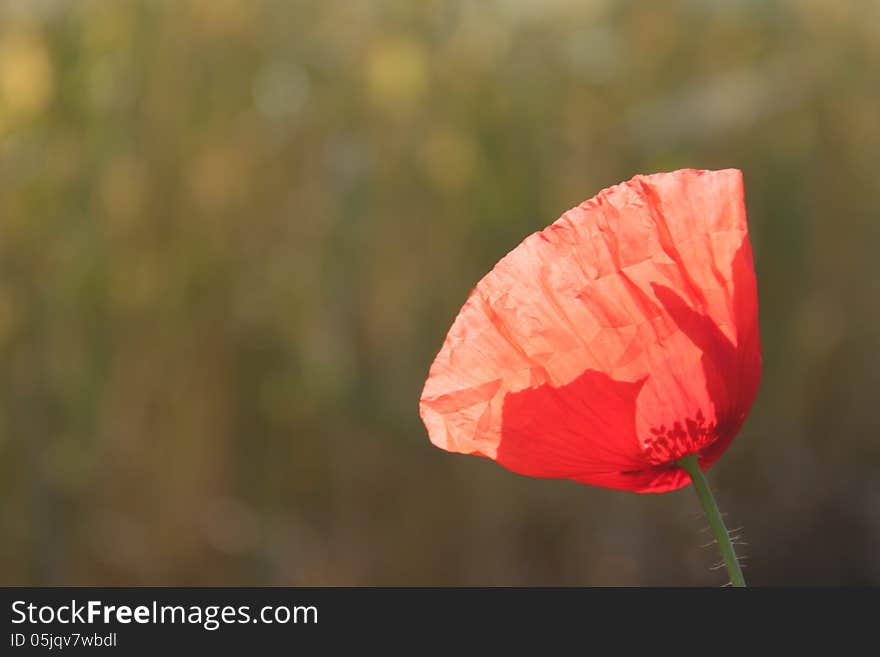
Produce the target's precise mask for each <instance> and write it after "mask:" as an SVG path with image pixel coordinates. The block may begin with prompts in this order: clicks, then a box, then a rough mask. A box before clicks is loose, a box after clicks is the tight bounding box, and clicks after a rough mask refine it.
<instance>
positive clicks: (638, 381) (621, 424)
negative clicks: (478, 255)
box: [420, 169, 761, 492]
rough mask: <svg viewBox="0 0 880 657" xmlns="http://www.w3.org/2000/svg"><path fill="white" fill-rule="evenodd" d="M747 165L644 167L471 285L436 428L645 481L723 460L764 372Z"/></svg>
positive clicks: (429, 386) (437, 382)
mask: <svg viewBox="0 0 880 657" xmlns="http://www.w3.org/2000/svg"><path fill="white" fill-rule="evenodd" d="M757 311H758V305H757V292H756V282H755V276H754V270H753V265H752V255H751V247H750V245H749V239H748V228H747V224H746V214H745V206H744V203H743V189H742V174H741V173H740V172H739V171H738V170H735V169H728V170H724V171H696V170H692V169H687V170H681V171H675V172H672V173H663V174H654V175H650V176H636V177H635V178H633V179H632V180H630V181H628V182H625V183H622V184H620V185H616V186H614V187H611V188H609V189H606V190H604V191H603V192H600V193H599V194H598V195H597V196H596V197H594V198H593V199H590V200H589V201H585V202H584V203H582V204H581V205H579V206H578V207H576V208H573V209H572V210H570V211H568V212H566V213H565V214H564V215H563V216H562V217H560V218H559V219H558V220H557V221H556V222H554V223H553V224H551V225H550V226H548V227H547V228H546V229H545V230H543V231H541V232H538V233H535V234H533V235H530V236H529V237H527V238H526V239H525V240H524V241H523V242H522V243H521V244H520V245H519V246H517V247H516V248H515V249H514V250H513V251H511V252H510V253H509V254H508V255H507V256H505V257H504V258H503V259H502V260H501V261H500V262H498V264H497V265H496V266H495V267H494V268H493V269H492V271H491V272H489V274H487V275H486V276H485V277H484V278H483V279H482V280H481V281H480V282H479V283H478V284H477V286H476V288H475V289H474V291H473V292H472V293H471V295H470V297H469V298H468V300H467V302H466V303H465V305H464V307H463V308H462V309H461V311H460V313H459V315H458V317H457V318H456V320H455V322H454V323H453V325H452V328H451V329H450V331H449V333H448V335H447V337H446V340H445V342H444V344H443V347H442V349H441V350H440V353H439V354H438V355H437V357H436V359H435V361H434V363H433V364H432V366H431V370H430V373H429V376H428V380H427V382H426V383H425V387H424V390H423V392H422V397H421V403H420V412H421V416H422V419H423V421H424V423H425V425H426V427H427V429H428V433H429V436H430V438H431V441H432V442H433V443H434V444H436V445H437V446H439V447H442V448H444V449H447V450H449V451H453V452H462V453H469V454H478V455H482V456H486V457H488V458H492V459H495V460H496V461H498V462H499V463H500V464H502V465H504V466H505V467H508V468H510V469H511V470H514V471H516V472H520V473H522V474H527V475H532V476H539V477H563V478H570V479H575V480H578V481H582V482H585V483H590V484H595V485H601V486H607V487H611V488H622V489H626V490H634V491H639V492H661V491H664V490H671V489H674V488H678V487H680V486H682V485H684V484H686V483H687V482H688V481H689V479H688V477H687V475H686V473H684V471H683V470H681V469H680V468H678V467H677V466H676V465H675V461H676V460H677V459H679V458H681V457H682V456H685V455H687V454H692V453H698V454H699V455H700V462H701V465H702V466H703V467H704V468H705V467H708V466H709V465H711V463H713V462H714V461H715V459H717V458H718V456H720V454H721V453H722V452H723V450H724V449H725V448H726V447H727V445H728V444H729V443H730V440H732V438H733V436H734V435H735V434H736V432H737V430H738V429H739V427H740V426H741V424H742V422H743V420H744V419H745V416H746V414H747V413H748V410H749V408H750V407H751V404H752V402H753V401H754V397H755V393H756V391H757V386H758V381H759V379H760V370H761V362H760V340H759V336H758V323H757Z"/></svg>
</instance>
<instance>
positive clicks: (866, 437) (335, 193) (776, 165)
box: [0, 0, 880, 586]
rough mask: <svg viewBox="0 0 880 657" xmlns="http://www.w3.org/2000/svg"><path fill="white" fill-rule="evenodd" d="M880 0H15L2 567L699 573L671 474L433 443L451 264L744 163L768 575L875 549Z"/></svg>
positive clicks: (869, 573)
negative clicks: (491, 456) (619, 482)
mask: <svg viewBox="0 0 880 657" xmlns="http://www.w3.org/2000/svg"><path fill="white" fill-rule="evenodd" d="M878 116H880V2H876V1H873V0H870V1H869V0H865V1H861V2H855V1H853V2H850V1H837V0H824V1H823V0H813V1H810V0H790V1H787V2H779V1H777V2H767V1H766V0H741V1H734V0H728V1H718V0H715V1H709V0H672V1H669V2H663V3H649V2H624V1H619V2H613V1H604V2H603V1H599V0H593V1H579V2H574V1H572V2H567V1H562V0H541V1H538V0H532V1H526V0H496V1H492V0H480V1H477V0H442V1H441V0H434V1H425V2H410V1H409V0H382V1H372V2H366V1H364V2H360V1H348V0H324V1H321V2H317V1H312V2H307V1H293V0H291V1H282V0H278V1H276V2H270V1H266V2H256V1H253V0H185V1H184V0H180V1H171V0H169V1H167V2H165V1H161V0H141V1H137V0H103V1H102V0H95V1H86V0H80V1H72V0H67V1H64V0H21V1H10V0H0V536H2V537H3V538H2V541H0V583H2V584H6V585H13V584H15V585H19V584H34V585H36V584H103V585H123V584H133V585H136V584H157V585H158V584H168V585H273V584H279V585H391V584H399V585H428V584H431V585H538V584H546V585H554V584H555V585H682V584H685V585H710V586H717V585H721V584H723V583H724V582H725V581H726V576H725V575H724V574H723V573H722V571H712V570H710V567H711V566H713V564H715V563H716V562H717V560H718V557H717V554H716V551H715V549H714V548H701V547H700V546H701V545H703V544H704V543H706V542H707V540H708V539H707V538H706V534H705V533H700V530H702V529H704V528H705V527H706V523H705V521H704V520H703V519H702V517H701V513H700V510H699V506H698V503H697V501H696V497H695V496H694V494H693V491H692V490H690V489H685V490H681V491H677V492H675V493H670V494H667V495H659V496H658V495H644V496H640V495H635V494H631V493H623V492H616V491H608V490H602V489H598V488H590V487H586V486H582V485H578V484H575V483H572V482H568V481H548V480H537V479H528V478H525V477H521V476H518V475H514V474H512V473H510V472H507V471H506V470H504V469H502V468H500V467H498V466H497V465H495V464H493V463H491V462H489V461H487V460H483V459H478V458H469V457H465V456H455V455H450V454H447V453H445V452H442V451H440V450H438V449H436V448H434V447H432V446H431V445H430V444H429V442H428V439H427V436H426V432H425V430H424V428H423V426H422V424H421V422H420V420H419V417H418V398H419V394H420V392H421V387H422V384H423V382H424V379H425V376H426V374H427V370H428V366H429V364H430V362H431V360H432V359H433V357H434V355H435V353H436V352H437V350H438V349H439V347H440V345H441V343H442V341H443V338H444V336H445V334H446V331H447V329H448V328H449V326H450V324H451V323H452V320H453V318H454V316H455V314H456V313H457V311H458V309H459V307H460V306H461V304H462V303H463V302H464V300H465V298H466V296H467V294H468V293H469V291H470V290H471V288H472V287H473V285H474V284H475V283H476V281H477V280H478V279H479V278H480V277H481V276H482V275H483V274H484V273H486V271H488V270H489V269H490V268H491V266H492V265H493V264H494V263H495V261H496V260H498V259H499V258H500V257H501V256H503V255H504V254H505V253H506V252H507V251H509V250H510V249H511V248H513V247H514V246H515V245H516V244H517V243H518V242H519V241H520V240H521V239H522V238H524V237H525V236H526V235H528V234H529V233H531V232H533V231H535V230H539V229H541V228H543V227H544V226H545V225H547V224H549V223H550V222H552V221H553V220H555V219H556V218H557V217H558V216H559V215H560V214H561V213H562V212H564V211H565V210H567V209H568V208H570V207H572V206H574V205H577V204H578V203H579V202H581V201H582V200H584V199H586V198H589V197H591V196H593V195H594V194H595V193H596V192H598V191H599V190H600V189H602V188H603V187H606V186H609V185H611V184H614V183H617V182H619V181H622V180H625V179H628V178H630V177H632V176H633V175H634V174H636V173H649V172H656V171H662V170H671V169H676V168H680V167H696V168H723V167H738V168H741V169H742V170H743V172H744V175H745V181H746V193H747V204H748V210H749V220H750V226H751V231H752V241H753V245H754V249H755V255H756V267H757V271H758V280H759V293H760V299H761V304H762V311H761V312H762V314H761V328H762V338H763V343H764V364H765V373H764V378H763V383H762V388H761V390H760V393H759V397H758V401H757V403H756V406H755V408H754V410H753V412H752V414H751V416H750V418H749V421H748V422H747V424H746V426H745V427H744V429H743V431H742V432H741V434H740V436H739V437H738V439H737V440H736V441H735V442H734V443H733V445H732V447H731V449H730V450H729V451H728V452H727V454H726V455H725V456H724V457H723V458H722V459H721V461H719V463H718V464H717V465H716V466H715V467H714V468H713V470H712V471H711V474H710V480H711V482H712V484H713V486H714V488H715V489H716V494H717V496H718V498H719V501H720V503H721V505H722V508H723V509H724V510H725V511H726V512H727V514H728V515H727V520H728V525H729V526H731V527H742V528H743V529H742V534H743V537H744V540H746V541H747V542H748V543H749V544H750V545H749V546H748V548H746V551H745V554H746V557H747V559H748V560H747V562H746V563H747V565H748V568H747V570H746V571H745V572H746V576H747V578H748V579H750V582H751V583H754V584H765V585H776V584H880V420H878V392H880V339H878V338H880V331H878V327H880V306H878V301H880V275H878V273H877V267H878V264H877V263H878V256H877V250H878V247H880V211H878V208H880V184H878V182H880V175H878V169H877V162H878V156H880V125H878Z"/></svg>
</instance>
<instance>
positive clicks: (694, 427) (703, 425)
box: [645, 411, 718, 466]
mask: <svg viewBox="0 0 880 657" xmlns="http://www.w3.org/2000/svg"><path fill="white" fill-rule="evenodd" d="M716 438H718V425H717V423H715V422H709V423H707V422H706V418H705V416H704V415H703V412H702V411H697V413H696V415H695V416H694V417H693V418H686V419H685V421H684V426H682V423H681V422H676V423H675V424H673V425H672V427H670V428H667V427H666V425H665V424H661V425H660V426H659V427H653V428H652V429H651V435H650V436H649V437H648V438H647V439H646V440H645V456H646V457H647V459H648V460H649V461H650V462H651V463H652V464H653V465H655V466H663V465H670V464H672V463H675V462H676V461H678V459H680V458H682V457H684V456H688V455H689V454H695V453H697V452H699V451H700V450H701V449H703V448H704V447H706V446H707V445H709V444H711V443H713V442H714V441H715V439H716Z"/></svg>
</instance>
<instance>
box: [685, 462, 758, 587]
mask: <svg viewBox="0 0 880 657" xmlns="http://www.w3.org/2000/svg"><path fill="white" fill-rule="evenodd" d="M678 464H679V465H680V466H681V467H682V468H684V469H685V470H686V471H687V473H688V474H689V475H690V476H691V481H692V482H693V483H694V489H696V491H697V497H699V498H700V504H701V505H702V506H703V512H704V513H705V514H706V517H707V518H708V519H709V527H710V528H711V530H712V535H713V536H714V537H715V542H716V543H718V548H719V549H720V550H721V556H722V557H723V558H724V564H725V565H726V566H727V572H728V574H729V575H730V583H731V584H732V585H733V586H740V587H744V586H745V585H746V580H745V579H743V574H742V570H741V569H740V567H739V561H737V559H736V552H735V551H734V549H733V543H731V542H730V534H728V533H727V527H725V526H724V520H723V519H722V518H721V512H720V511H719V510H718V503H717V502H715V497H714V496H713V495H712V491H711V490H709V484H708V483H707V482H706V477H704V476H703V471H702V470H700V464H699V463H698V462H697V455H696V454H691V455H690V456H685V457H684V458H683V459H679V461H678Z"/></svg>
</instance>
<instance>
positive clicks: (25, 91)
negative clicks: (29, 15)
mask: <svg viewBox="0 0 880 657" xmlns="http://www.w3.org/2000/svg"><path fill="white" fill-rule="evenodd" d="M54 92H55V76H54V71H53V68H52V62H51V60H50V58H49V52H48V50H47V48H46V44H45V42H44V40H43V38H42V37H41V36H40V35H39V34H38V33H36V32H28V31H16V32H12V33H9V34H6V35H4V36H2V37H0V107H2V111H3V113H8V114H9V115H11V116H13V117H19V116H32V115H35V114H38V113H40V112H41V111H43V110H44V109H45V108H46V106H47V105H48V104H49V102H50V101H51V100H52V96H53V95H54ZM0 123H2V121H0Z"/></svg>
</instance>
